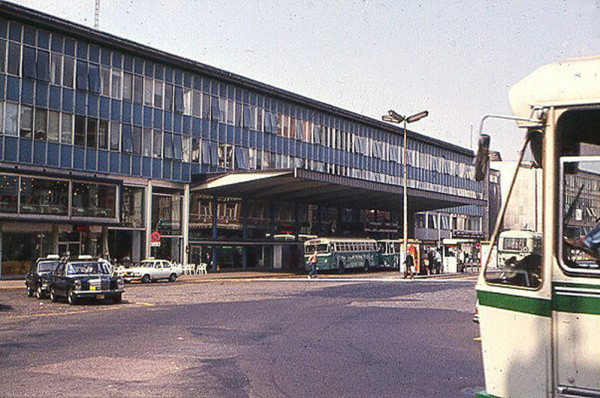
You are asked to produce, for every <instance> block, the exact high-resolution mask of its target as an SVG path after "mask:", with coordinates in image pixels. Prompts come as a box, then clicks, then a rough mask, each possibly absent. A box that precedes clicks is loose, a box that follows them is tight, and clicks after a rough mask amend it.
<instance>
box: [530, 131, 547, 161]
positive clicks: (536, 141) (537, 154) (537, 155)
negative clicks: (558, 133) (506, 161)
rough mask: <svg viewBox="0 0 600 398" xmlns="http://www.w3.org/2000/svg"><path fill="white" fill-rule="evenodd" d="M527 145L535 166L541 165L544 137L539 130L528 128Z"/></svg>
mask: <svg viewBox="0 0 600 398" xmlns="http://www.w3.org/2000/svg"><path fill="white" fill-rule="evenodd" d="M527 134H529V147H530V148H531V154H532V155H533V160H534V161H535V164H536V166H537V167H542V140H543V138H544V136H543V134H542V132H541V131H540V130H529V131H528V132H527Z"/></svg>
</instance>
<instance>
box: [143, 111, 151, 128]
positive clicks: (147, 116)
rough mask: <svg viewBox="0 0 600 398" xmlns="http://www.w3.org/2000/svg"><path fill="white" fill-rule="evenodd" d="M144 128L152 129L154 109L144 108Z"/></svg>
mask: <svg viewBox="0 0 600 398" xmlns="http://www.w3.org/2000/svg"><path fill="white" fill-rule="evenodd" d="M144 127H152V108H149V107H147V106H145V107H144Z"/></svg>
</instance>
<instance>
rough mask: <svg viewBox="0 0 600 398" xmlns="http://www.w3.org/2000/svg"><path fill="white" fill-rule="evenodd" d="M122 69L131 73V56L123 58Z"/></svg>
mask: <svg viewBox="0 0 600 398" xmlns="http://www.w3.org/2000/svg"><path fill="white" fill-rule="evenodd" d="M123 69H124V70H126V71H127V72H132V71H133V57H132V56H131V55H125V57H124V58H123Z"/></svg>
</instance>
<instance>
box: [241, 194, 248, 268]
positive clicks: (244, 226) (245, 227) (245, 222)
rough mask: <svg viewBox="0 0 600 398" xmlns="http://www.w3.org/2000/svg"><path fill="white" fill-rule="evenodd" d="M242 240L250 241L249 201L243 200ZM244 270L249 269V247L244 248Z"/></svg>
mask: <svg viewBox="0 0 600 398" xmlns="http://www.w3.org/2000/svg"><path fill="white" fill-rule="evenodd" d="M242 239H243V240H244V241H246V240H247V239H248V199H246V198H242ZM242 269H243V270H244V271H246V270H247V269H248V246H246V245H244V246H242Z"/></svg>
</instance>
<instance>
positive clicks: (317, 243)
mask: <svg viewBox="0 0 600 398" xmlns="http://www.w3.org/2000/svg"><path fill="white" fill-rule="evenodd" d="M315 250H316V252H317V270H319V271H323V270H338V271H339V272H342V273H343V272H344V271H345V270H347V269H364V270H365V271H368V270H369V269H371V268H372V267H377V266H378V261H379V250H378V248H377V241H376V240H374V239H358V238H319V239H311V240H307V241H306V242H304V265H305V269H306V270H307V271H310V269H311V265H310V263H309V258H310V256H311V255H312V254H313V253H314V252H315Z"/></svg>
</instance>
